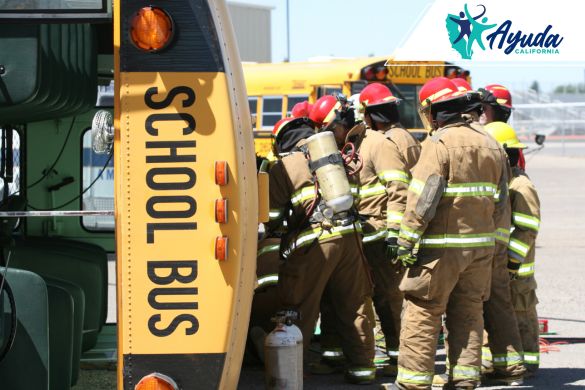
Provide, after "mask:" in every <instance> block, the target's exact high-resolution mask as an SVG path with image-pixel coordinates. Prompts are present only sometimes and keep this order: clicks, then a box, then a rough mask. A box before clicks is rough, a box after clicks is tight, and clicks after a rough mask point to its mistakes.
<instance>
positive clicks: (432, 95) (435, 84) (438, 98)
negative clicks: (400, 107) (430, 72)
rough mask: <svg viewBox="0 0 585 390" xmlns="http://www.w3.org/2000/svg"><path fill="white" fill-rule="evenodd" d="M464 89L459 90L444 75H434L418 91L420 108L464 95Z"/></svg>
mask: <svg viewBox="0 0 585 390" xmlns="http://www.w3.org/2000/svg"><path fill="white" fill-rule="evenodd" d="M464 94H465V92H464V91H460V90H459V89H458V88H457V85H455V84H454V83H453V80H450V79H448V78H446V77H435V78H434V79H431V80H429V81H427V82H426V83H425V85H423V86H422V88H421V89H420V91H419V93H418V97H419V101H420V105H421V106H422V108H425V107H427V106H429V105H430V104H437V103H441V102H446V101H449V100H451V99H455V98H457V97H459V96H462V95H464Z"/></svg>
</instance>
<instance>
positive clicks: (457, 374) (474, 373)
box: [449, 365, 480, 380]
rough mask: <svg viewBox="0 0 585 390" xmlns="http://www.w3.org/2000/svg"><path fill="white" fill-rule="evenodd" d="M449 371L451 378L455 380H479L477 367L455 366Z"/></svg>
mask: <svg viewBox="0 0 585 390" xmlns="http://www.w3.org/2000/svg"><path fill="white" fill-rule="evenodd" d="M449 371H451V377H452V378H453V379H454V380H456V379H471V380H479V373H480V369H479V367H475V366H463V365H456V366H454V367H452V368H450V369H449Z"/></svg>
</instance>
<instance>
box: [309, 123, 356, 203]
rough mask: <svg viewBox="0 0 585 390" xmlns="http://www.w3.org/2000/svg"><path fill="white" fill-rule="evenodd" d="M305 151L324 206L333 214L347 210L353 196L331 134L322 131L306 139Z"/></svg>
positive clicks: (341, 159)
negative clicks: (307, 152) (315, 177)
mask: <svg viewBox="0 0 585 390" xmlns="http://www.w3.org/2000/svg"><path fill="white" fill-rule="evenodd" d="M307 149H308V151H309V168H310V169H311V171H312V172H315V174H316V175H317V181H318V182H319V188H320V189H321V194H322V195H323V199H324V201H325V204H326V205H327V206H328V207H329V208H331V210H332V211H333V214H337V213H340V212H343V211H347V210H349V209H350V208H351V206H352V205H353V196H352V195H351V189H350V187H349V181H348V180H347V175H346V173H345V167H344V166H343V158H342V157H341V153H340V152H339V150H337V144H336V143H335V137H334V135H333V133H332V132H330V131H324V132H322V133H318V134H315V135H312V136H311V137H309V138H307Z"/></svg>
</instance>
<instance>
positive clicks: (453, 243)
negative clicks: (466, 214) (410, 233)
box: [420, 233, 495, 248]
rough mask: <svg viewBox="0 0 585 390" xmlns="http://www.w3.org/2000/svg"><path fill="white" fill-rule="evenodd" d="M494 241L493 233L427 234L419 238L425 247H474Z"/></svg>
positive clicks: (489, 244)
mask: <svg viewBox="0 0 585 390" xmlns="http://www.w3.org/2000/svg"><path fill="white" fill-rule="evenodd" d="M494 243H495V234H494V233H485V234H443V235H428V236H423V238H422V239H421V240H420V246H421V247H426V248H474V247H484V246H493V245H494Z"/></svg>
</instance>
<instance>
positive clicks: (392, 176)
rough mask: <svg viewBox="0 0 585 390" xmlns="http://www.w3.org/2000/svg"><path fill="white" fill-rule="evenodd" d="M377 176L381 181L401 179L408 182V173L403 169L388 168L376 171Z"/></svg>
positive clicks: (387, 181)
mask: <svg viewBox="0 0 585 390" xmlns="http://www.w3.org/2000/svg"><path fill="white" fill-rule="evenodd" d="M378 178H380V181H382V183H389V182H391V181H401V182H403V183H406V184H408V183H410V175H409V174H408V173H406V172H404V171H399V170H388V171H382V172H378Z"/></svg>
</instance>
